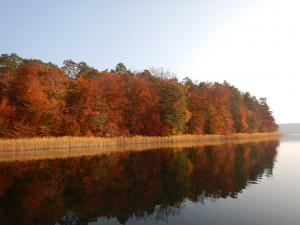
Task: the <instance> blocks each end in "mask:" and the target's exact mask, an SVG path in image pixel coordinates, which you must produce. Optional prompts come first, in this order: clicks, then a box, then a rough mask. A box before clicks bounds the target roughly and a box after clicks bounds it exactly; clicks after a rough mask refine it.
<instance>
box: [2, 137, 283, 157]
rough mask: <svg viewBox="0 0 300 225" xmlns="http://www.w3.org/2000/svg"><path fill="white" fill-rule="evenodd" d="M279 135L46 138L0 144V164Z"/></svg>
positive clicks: (7, 140) (210, 143)
mask: <svg viewBox="0 0 300 225" xmlns="http://www.w3.org/2000/svg"><path fill="white" fill-rule="evenodd" d="M280 137H281V134H279V133H254V134H233V135H181V136H169V137H142V136H135V137H118V138H97V137H58V138H54V137H50V138H31V139H2V140H0V161H8V160H31V159H44V158H59V157H72V156H82V155H95V154H101V153H108V152H114V151H128V150H130V151H140V150H146V149H156V148H164V147H193V146H200V145H212V144H222V143H224V142H234V143H245V142H254V141H255V142H257V141H264V140H272V139H278V138H280Z"/></svg>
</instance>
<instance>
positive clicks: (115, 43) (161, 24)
mask: <svg viewBox="0 0 300 225" xmlns="http://www.w3.org/2000/svg"><path fill="white" fill-rule="evenodd" d="M0 5H1V7H0V27H1V29H0V30H1V31H0V54H4V53H7V54H10V53H16V54H18V55H19V56H21V57H23V58H29V59H30V58H33V59H40V60H42V61H44V62H52V63H54V64H57V65H59V66H61V65H62V63H63V61H64V60H66V59H72V60H74V61H75V62H81V61H84V62H86V63H87V64H88V65H90V66H92V67H94V68H96V69H98V70H100V71H101V70H105V69H107V68H108V69H113V68H115V66H116V64H117V63H119V62H123V63H124V64H125V65H126V66H127V68H130V69H131V70H132V71H141V70H144V69H149V68H150V67H154V68H161V67H163V68H164V69H165V70H169V71H171V72H173V73H175V74H176V75H177V76H178V78H179V79H182V78H184V77H189V78H191V79H192V80H193V81H211V82H223V81H224V80H226V81H227V82H229V83H230V84H231V85H234V86H236V87H237V88H239V89H240V90H241V91H243V92H246V91H248V92H250V93H251V94H252V95H254V96H256V97H257V98H260V97H266V98H267V102H268V104H269V106H270V108H271V111H273V115H274V116H275V119H276V122H277V123H295V122H297V123H300V104H299V103H298V99H299V98H300V88H299V86H300V76H299V75H300V13H299V12H300V1H298V0H280V1H279V0H251V1H246V0H245V1H243V0H209V1H208V0H126V1H125V0H107V1H102V0H84V1H83V0H82V1H79V0H43V1H40V0H0Z"/></svg>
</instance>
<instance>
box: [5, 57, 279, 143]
mask: <svg viewBox="0 0 300 225" xmlns="http://www.w3.org/2000/svg"><path fill="white" fill-rule="evenodd" d="M276 130H277V125H276V123H275V120H274V118H273V116H272V112H271V111H270V109H269V106H268V105H267V102H266V99H265V98H260V99H259V100H257V99H256V97H254V96H251V95H250V94H249V93H243V92H241V91H239V90H238V89H237V88H235V87H234V86H231V85H230V84H228V83H227V82H225V81H224V82H223V83H222V84H221V83H210V82H206V83H205V82H200V83H199V84H197V83H194V82H193V81H191V80H190V79H189V78H185V79H184V81H183V82H179V81H178V80H177V78H176V77H174V76H168V73H164V72H163V71H160V70H153V71H151V72H150V71H149V70H144V71H143V72H135V73H133V72H131V71H130V70H128V69H127V68H126V66H125V65H124V64H123V63H119V64H118V65H117V66H116V68H115V70H111V71H110V72H108V70H106V71H102V72H99V71H97V70H96V69H94V68H92V67H90V66H88V65H87V64H86V63H85V62H80V63H76V62H74V61H72V60H65V61H64V64H63V67H61V68H59V67H58V66H56V65H54V64H52V63H43V62H42V61H40V60H28V59H23V58H21V57H19V56H18V55H16V54H10V55H8V54H2V55H1V57H0V137H6V138H18V137H33V136H62V135H72V136H101V137H112V136H131V135H149V136H153V135H174V134H186V133H188V134H231V133H252V132H273V131H276Z"/></svg>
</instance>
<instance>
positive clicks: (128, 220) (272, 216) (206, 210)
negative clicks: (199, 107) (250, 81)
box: [0, 135, 300, 225]
mask: <svg viewBox="0 0 300 225" xmlns="http://www.w3.org/2000/svg"><path fill="white" fill-rule="evenodd" d="M299 147H300V136H297V135H293V136H286V137H285V138H283V139H282V140H280V141H278V140H275V141H265V142H258V143H247V144H230V143H226V144H223V145H217V146H213V145H210V146H201V147H193V148H180V149H179V148H165V149H160V150H147V151H140V152H125V153H120V152H119V153H111V154H104V155H99V156H87V157H77V158H75V157H74V158H69V159H67V158H66V159H51V160H38V161H28V162H1V163H0V224H8V225H9V224H14V225H17V224H24V225H25V224H51V225H58V224H89V225H91V224H93V225H96V224H222V225H223V224H231V225H232V224H233V225H234V224H239V225H240V224H291V225H293V224H299V221H300V213H299V206H300V197H299V196H300V180H299V171H300V164H299V160H300V151H299Z"/></svg>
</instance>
